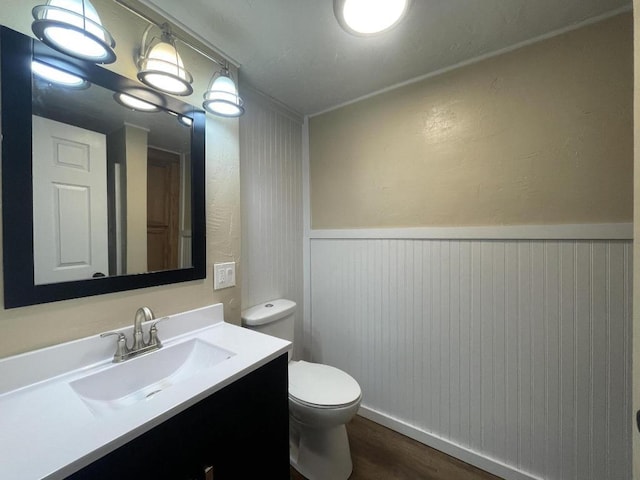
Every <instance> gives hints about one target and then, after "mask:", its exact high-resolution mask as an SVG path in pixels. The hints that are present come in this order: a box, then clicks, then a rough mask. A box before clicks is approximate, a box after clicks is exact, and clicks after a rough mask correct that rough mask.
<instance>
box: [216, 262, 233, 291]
mask: <svg viewBox="0 0 640 480" xmlns="http://www.w3.org/2000/svg"><path fill="white" fill-rule="evenodd" d="M235 285H236V262H225V263H214V264H213V289H214V290H220V289H222V288H227V287H235Z"/></svg>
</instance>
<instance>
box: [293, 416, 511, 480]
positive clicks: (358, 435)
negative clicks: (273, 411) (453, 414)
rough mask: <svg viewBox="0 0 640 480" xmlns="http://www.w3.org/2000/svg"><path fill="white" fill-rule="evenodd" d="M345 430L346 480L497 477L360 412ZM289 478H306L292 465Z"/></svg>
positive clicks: (477, 479)
mask: <svg viewBox="0 0 640 480" xmlns="http://www.w3.org/2000/svg"><path fill="white" fill-rule="evenodd" d="M347 432H348V433H349V443H350V445H351V457H352V459H353V473H352V474H351V476H350V477H349V480H500V477H496V476H495V475H492V474H490V473H487V472H485V471H483V470H479V469H477V468H475V467H472V466H471V465H469V464H467V463H464V462H462V461H460V460H458V459H456V458H453V457H451V456H449V455H446V454H444V453H442V452H440V451H438V450H435V449H433V448H430V447H427V446H426V445H423V444H422V443H420V442H417V441H415V440H413V439H411V438H409V437H405V436H404V435H401V434H400V433H397V432H394V431H393V430H390V429H388V428H386V427H383V426H382V425H379V424H377V423H375V422H372V421H371V420H367V419H366V418H364V417H361V416H359V415H356V417H355V418H354V419H353V420H352V421H351V422H349V423H348V424H347ZM291 479H292V480H305V478H304V477H303V476H302V475H300V474H299V473H298V472H296V471H295V470H294V469H293V468H291Z"/></svg>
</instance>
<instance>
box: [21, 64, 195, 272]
mask: <svg viewBox="0 0 640 480" xmlns="http://www.w3.org/2000/svg"><path fill="white" fill-rule="evenodd" d="M45 67H46V64H45ZM35 68H36V67H34V73H33V75H32V125H33V133H32V152H33V153H32V157H33V159H32V161H33V192H34V195H33V196H34V202H33V232H34V281H35V284H36V285H42V284H49V283H57V282H68V281H73V280H85V279H90V278H100V277H104V276H114V275H129V274H137V273H146V272H153V271H162V270H173V269H181V268H188V267H191V266H192V259H191V230H192V228H191V202H190V199H191V188H190V185H191V174H190V172H191V166H190V156H191V152H190V148H191V128H190V123H191V122H190V120H191V119H190V118H189V117H184V116H182V115H178V114H175V113H173V112H169V111H166V110H162V109H158V108H157V107H155V106H154V105H151V107H155V108H151V109H150V110H152V111H147V110H143V109H142V107H144V105H142V106H139V102H140V101H139V100H138V104H135V103H134V104H131V99H132V97H130V96H129V97H128V99H127V98H122V99H121V98H119V97H118V96H117V95H114V92H112V91H110V90H108V89H106V88H103V87H101V86H99V85H96V84H91V83H88V82H85V83H83V84H72V87H71V88H69V87H65V86H61V85H60V84H58V83H54V82H51V81H49V80H48V79H45V77H44V76H43V75H42V74H39V73H37V72H36V71H35ZM127 100H128V102H127ZM133 100H134V101H135V100H136V99H135V97H133ZM128 105H133V107H135V109H134V108H132V107H131V106H128ZM146 105H150V104H149V103H146Z"/></svg>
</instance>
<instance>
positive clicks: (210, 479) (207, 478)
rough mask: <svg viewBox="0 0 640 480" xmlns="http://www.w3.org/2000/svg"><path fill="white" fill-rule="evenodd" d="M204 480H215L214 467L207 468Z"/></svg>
mask: <svg viewBox="0 0 640 480" xmlns="http://www.w3.org/2000/svg"><path fill="white" fill-rule="evenodd" d="M204 480H213V465H211V466H209V467H205V469H204Z"/></svg>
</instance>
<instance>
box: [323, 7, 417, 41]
mask: <svg viewBox="0 0 640 480" xmlns="http://www.w3.org/2000/svg"><path fill="white" fill-rule="evenodd" d="M409 3H410V0H333V12H334V14H335V16H336V18H337V19H338V23H339V24H340V26H342V28H344V29H345V30H346V31H347V32H349V33H351V34H353V35H359V36H368V35H375V34H377V33H382V32H386V31H387V30H390V29H391V28H393V27H395V26H396V25H397V24H398V23H399V22H400V20H402V18H404V16H405V15H406V13H407V10H408V8H409Z"/></svg>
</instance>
